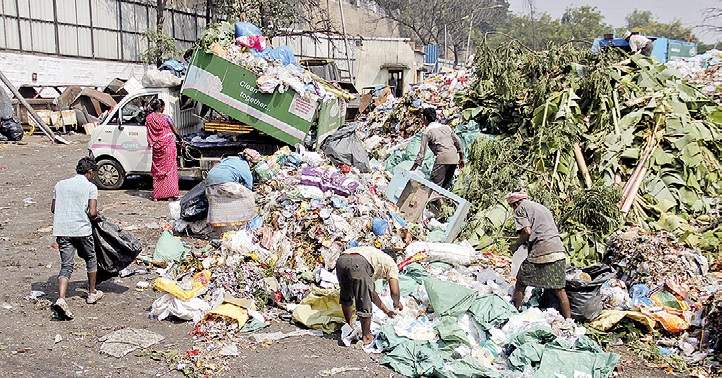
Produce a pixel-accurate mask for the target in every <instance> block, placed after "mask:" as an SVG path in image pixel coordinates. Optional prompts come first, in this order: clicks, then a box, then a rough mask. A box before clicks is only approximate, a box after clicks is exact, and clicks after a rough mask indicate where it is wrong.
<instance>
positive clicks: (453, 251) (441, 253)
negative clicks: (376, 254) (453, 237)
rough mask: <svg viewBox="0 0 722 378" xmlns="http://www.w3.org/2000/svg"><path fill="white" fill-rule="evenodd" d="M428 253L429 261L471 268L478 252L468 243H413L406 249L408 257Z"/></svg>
mask: <svg viewBox="0 0 722 378" xmlns="http://www.w3.org/2000/svg"><path fill="white" fill-rule="evenodd" d="M422 251H423V252H426V254H427V255H428V258H427V259H426V260H427V261H441V262H445V263H448V264H451V265H456V266H459V265H463V266H469V265H471V263H472V262H474V259H475V258H476V255H477V253H476V250H475V249H474V247H472V246H471V244H469V243H468V242H467V241H463V242H461V243H459V244H455V243H431V242H413V243H411V244H409V245H408V246H407V247H406V250H405V254H406V257H407V258H408V257H411V256H413V255H415V254H416V253H418V252H422Z"/></svg>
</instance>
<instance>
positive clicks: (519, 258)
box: [511, 245, 529, 277]
mask: <svg viewBox="0 0 722 378" xmlns="http://www.w3.org/2000/svg"><path fill="white" fill-rule="evenodd" d="M528 256H529V250H528V249H526V246H525V245H522V246H520V247H519V248H517V249H516V251H514V255H513V256H511V276H512V277H516V276H517V274H519V268H521V264H522V263H523V262H524V260H526V258H527V257H528Z"/></svg>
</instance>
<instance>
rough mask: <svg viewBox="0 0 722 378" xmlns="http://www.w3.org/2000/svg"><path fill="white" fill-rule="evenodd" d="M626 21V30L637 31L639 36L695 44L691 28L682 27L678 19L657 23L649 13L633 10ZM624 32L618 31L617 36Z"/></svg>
mask: <svg viewBox="0 0 722 378" xmlns="http://www.w3.org/2000/svg"><path fill="white" fill-rule="evenodd" d="M626 20H627V29H626V30H630V31H637V32H639V33H640V34H644V35H650V36H654V37H666V38H671V39H681V40H685V41H690V42H697V37H696V36H695V35H694V33H693V32H692V28H690V27H687V26H684V25H683V24H682V21H680V20H679V19H676V20H674V21H672V22H669V23H664V22H659V20H657V18H656V17H655V16H654V14H653V13H652V12H651V11H648V10H639V9H635V10H634V11H632V13H630V14H628V15H627V18H626ZM626 30H619V31H618V34H622V33H624V32H625V31H626Z"/></svg>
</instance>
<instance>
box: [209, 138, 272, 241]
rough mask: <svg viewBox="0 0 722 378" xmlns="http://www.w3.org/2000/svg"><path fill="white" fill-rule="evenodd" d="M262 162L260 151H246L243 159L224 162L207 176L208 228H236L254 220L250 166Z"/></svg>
mask: <svg viewBox="0 0 722 378" xmlns="http://www.w3.org/2000/svg"><path fill="white" fill-rule="evenodd" d="M260 160H261V154H259V153H258V151H255V150H252V149H249V148H247V149H245V150H243V152H242V153H241V154H240V156H229V157H226V158H224V159H222V160H221V162H220V163H218V164H217V165H216V166H215V167H213V168H212V169H211V170H210V171H209V172H208V177H207V178H206V197H207V198H208V224H210V225H211V226H212V227H223V226H235V225H240V224H242V223H244V222H246V221H248V220H249V219H250V218H252V214H255V210H254V209H255V196H254V194H253V192H252V189H253V174H252V173H251V166H252V165H255V164H256V163H258V162H259V161H260ZM238 184H240V185H238ZM241 185H242V186H241Z"/></svg>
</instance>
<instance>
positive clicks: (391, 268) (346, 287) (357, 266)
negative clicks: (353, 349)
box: [336, 247, 403, 345]
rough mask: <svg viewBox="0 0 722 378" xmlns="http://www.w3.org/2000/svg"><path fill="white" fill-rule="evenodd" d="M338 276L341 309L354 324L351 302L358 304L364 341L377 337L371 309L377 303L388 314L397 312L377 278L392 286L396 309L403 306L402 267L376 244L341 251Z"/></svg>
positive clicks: (357, 309) (369, 341)
mask: <svg viewBox="0 0 722 378" xmlns="http://www.w3.org/2000/svg"><path fill="white" fill-rule="evenodd" d="M336 276H337V277H338V283H339V285H340V286H341V300H340V301H339V302H340V303H341V309H342V310H343V317H344V318H345V319H346V323H348V325H350V326H352V327H353V324H352V323H351V318H352V317H353V312H352V308H351V306H353V305H354V304H355V305H356V316H357V317H358V318H359V320H360V322H361V333H362V339H361V340H362V342H363V343H364V345H367V344H370V343H371V342H372V341H373V336H372V335H371V313H372V306H371V304H372V303H373V304H375V305H376V307H378V308H379V309H380V310H381V311H383V312H384V313H385V314H386V315H387V316H389V317H394V315H396V313H395V312H394V310H392V309H389V308H387V307H386V305H384V304H383V303H382V302H381V299H380V298H379V296H378V294H376V289H375V287H374V282H375V281H376V280H378V279H385V280H386V281H387V282H388V283H389V288H390V289H391V299H392V300H393V302H394V308H395V309H396V310H399V311H400V310H402V309H403V306H402V305H401V298H400V297H401V295H400V290H399V268H398V267H397V266H396V262H394V259H392V258H391V256H389V255H387V254H385V253H384V252H383V251H381V250H379V249H376V248H374V247H355V248H349V249H347V250H345V251H344V252H343V253H341V256H339V258H338V261H336Z"/></svg>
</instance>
